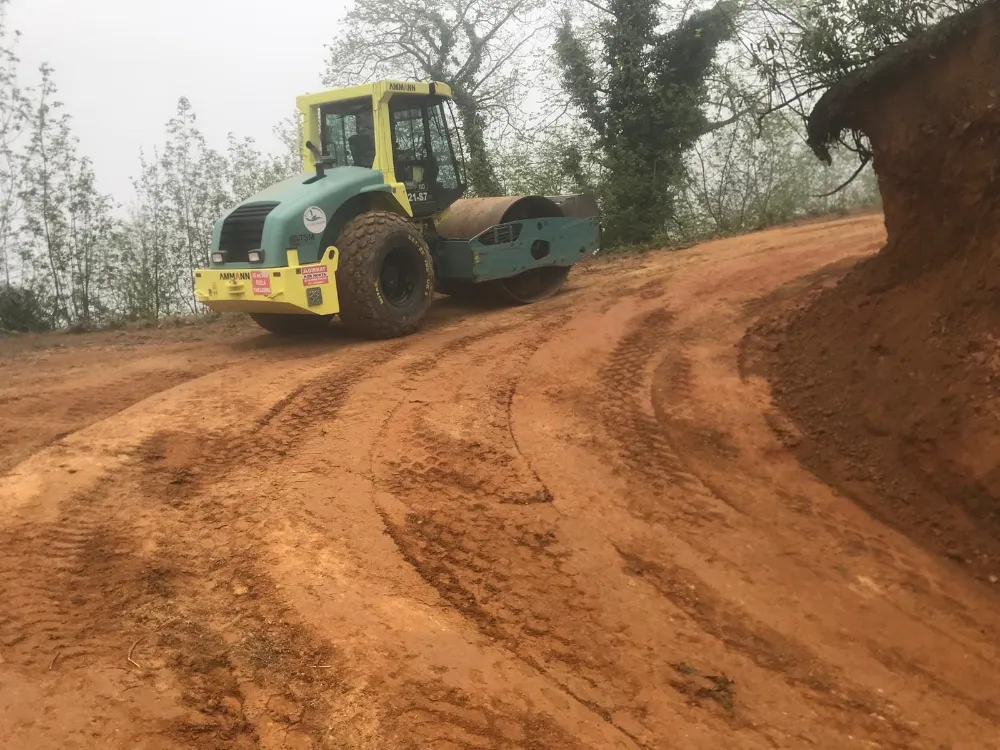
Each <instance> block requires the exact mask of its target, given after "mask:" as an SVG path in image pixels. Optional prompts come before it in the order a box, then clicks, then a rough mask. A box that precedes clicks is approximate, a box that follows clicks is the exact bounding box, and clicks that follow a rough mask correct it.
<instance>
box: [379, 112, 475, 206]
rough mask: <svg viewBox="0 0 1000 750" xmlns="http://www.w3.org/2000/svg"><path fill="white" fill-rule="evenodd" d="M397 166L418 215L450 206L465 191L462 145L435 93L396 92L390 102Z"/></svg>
mask: <svg viewBox="0 0 1000 750" xmlns="http://www.w3.org/2000/svg"><path fill="white" fill-rule="evenodd" d="M389 112H390V121H391V123H392V149H393V168H394V171H395V173H396V180H398V181H399V182H402V183H403V184H404V185H405V186H406V195H407V198H408V199H409V201H410V206H411V208H412V209H413V212H414V215H415V216H428V215H430V214H432V213H435V212H437V211H440V210H441V209H443V208H446V207H447V206H449V205H450V204H452V203H453V202H455V201H456V200H457V199H458V198H460V197H461V196H462V193H463V192H464V191H465V186H464V184H463V179H462V177H463V176H462V175H461V173H460V167H459V162H458V161H457V160H456V153H457V151H458V149H456V148H455V144H454V143H453V140H452V139H453V135H452V132H451V129H450V128H449V124H448V120H447V118H446V117H445V112H444V109H443V107H442V100H441V98H440V97H435V96H407V95H400V96H395V97H393V99H392V100H391V101H390V102H389Z"/></svg>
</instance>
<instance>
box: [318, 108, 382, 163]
mask: <svg viewBox="0 0 1000 750" xmlns="http://www.w3.org/2000/svg"><path fill="white" fill-rule="evenodd" d="M320 124H321V136H320V138H321V140H322V152H323V158H324V159H325V160H326V163H327V164H328V165H329V166H332V167H347V166H354V167H366V168H368V169H371V168H372V165H373V164H374V163H375V126H374V125H375V123H374V118H373V116H372V101H371V99H370V98H365V99H352V100H350V101H346V102H337V103H336V104H328V105H327V106H325V107H323V108H321V109H320Z"/></svg>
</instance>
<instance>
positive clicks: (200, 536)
mask: <svg viewBox="0 0 1000 750" xmlns="http://www.w3.org/2000/svg"><path fill="white" fill-rule="evenodd" d="M406 343H407V342H395V343H393V344H389V345H387V346H384V347H382V348H381V349H380V350H379V351H378V352H377V353H376V354H375V355H374V356H371V357H369V358H367V359H366V360H364V361H361V362H359V363H357V364H354V365H347V366H345V367H343V368H341V369H340V370H339V372H338V371H336V370H335V369H334V368H328V370H327V372H325V373H323V374H322V375H319V376H317V377H315V378H313V379H312V380H311V381H309V382H307V383H305V384H303V385H302V386H300V387H298V388H296V389H295V390H294V391H292V392H291V393H290V394H289V395H288V396H286V397H285V398H284V399H282V400H281V401H279V402H278V403H277V404H275V406H274V407H272V408H271V410H270V411H269V412H268V413H267V414H265V415H264V416H263V417H262V418H261V419H259V420H257V421H256V422H255V423H253V424H251V425H248V426H244V427H239V428H236V429H233V430H228V431H219V432H217V433H213V434H211V435H209V436H207V437H202V436H198V435H192V434H189V433H184V432H171V431H162V432H159V433H156V434H154V435H153V436H152V437H151V438H150V439H149V440H147V441H146V442H145V443H144V444H143V445H141V446H140V448H139V449H138V450H137V452H136V457H135V460H134V461H133V462H132V464H131V465H130V466H127V467H126V469H125V470H124V471H123V472H121V473H120V474H118V475H115V476H113V477H110V478H107V479H105V480H103V481H102V483H101V485H100V486H99V487H98V489H97V490H95V491H93V492H91V493H87V494H86V495H82V496H77V497H73V498H69V499H68V500H66V501H64V502H63V503H62V507H61V508H60V515H59V517H58V519H57V521H56V522H54V523H52V524H40V523H29V522H24V523H20V524H16V525H11V526H8V528H7V529H6V530H5V531H4V533H3V535H2V536H0V601H3V602H4V604H5V606H4V607H3V609H2V611H0V648H2V649H3V650H2V652H0V654H2V655H3V656H4V659H5V660H6V661H7V662H9V663H13V664H17V665H19V666H21V667H23V668H27V669H32V670H45V669H53V668H55V669H60V670H62V669H66V670H72V669H77V668H84V667H86V668H95V667H97V668H100V667H102V666H103V667H108V666H110V665H114V666H120V667H121V668H125V669H134V665H130V664H128V663H124V661H125V660H124V656H123V651H122V649H123V639H124V640H128V639H129V638H135V639H139V640H140V642H141V644H142V645H141V647H140V648H139V654H140V655H137V656H136V660H137V661H139V663H141V664H143V667H145V668H146V670H148V671H146V670H136V671H137V679H139V680H151V679H153V676H154V675H156V676H158V678H159V679H167V680H169V681H173V682H175V683H176V684H177V685H178V687H179V690H180V694H181V696H182V704H183V705H184V707H185V710H186V714H187V715H186V716H185V718H183V719H179V720H176V721H172V722H169V724H168V725H164V726H158V727H155V728H151V727H149V726H145V727H141V729H142V731H144V732H156V733H160V734H164V735H167V736H170V737H173V738H174V739H175V740H177V741H178V742H180V743H181V744H182V745H183V746H185V747H193V748H205V750H208V749H209V748H211V749H212V750H215V749H216V748H244V747H256V746H259V745H260V743H261V742H263V743H264V744H265V746H269V747H273V746H277V745H278V744H280V742H278V739H281V738H282V737H285V738H286V739H288V741H289V742H292V743H293V744H294V742H295V741H296V740H295V737H299V740H297V741H298V742H299V743H300V744H301V745H302V746H305V745H304V744H302V743H306V744H310V743H311V745H310V746H315V747H343V746H344V744H352V742H351V738H350V737H343V736H339V737H338V736H335V733H334V732H333V731H332V729H331V728H330V727H329V726H327V725H328V723H329V721H328V716H329V715H330V713H331V711H330V706H331V703H332V702H334V701H335V700H336V699H337V698H338V696H339V695H340V694H341V693H342V690H340V688H341V685H340V683H339V675H340V673H341V671H342V670H341V667H342V662H343V660H342V659H341V657H340V656H339V655H338V654H337V653H336V652H335V651H334V650H333V649H332V648H331V647H330V645H329V644H328V643H327V642H325V641H324V640H322V639H319V638H317V637H316V636H315V635H314V634H313V633H312V632H311V631H310V630H309V629H308V628H307V627H305V626H304V625H303V624H302V622H301V621H300V620H299V618H297V617H296V615H295V613H294V612H293V611H292V609H291V608H290V607H289V606H288V605H287V604H286V603H285V602H284V599H283V597H282V596H281V595H280V593H279V591H278V589H277V586H276V585H275V583H274V581H273V580H272V579H271V578H270V576H269V575H268V574H267V572H266V567H267V566H266V560H264V559H262V558H261V554H262V549H264V546H263V545H262V544H261V538H262V535H263V533H264V532H265V531H266V520H267V519H266V518H264V517H263V516H262V515H261V513H262V508H263V506H264V504H265V502H266V499H265V498H263V497H260V496H252V497H233V496H231V495H226V494H225V493H224V492H223V493H218V492H216V493H213V496H211V497H209V496H205V495H201V496H199V497H197V502H193V501H192V500H193V499H194V498H195V496H196V495H198V493H200V492H201V491H202V490H204V489H207V488H208V487H209V486H210V485H211V484H212V483H213V482H215V481H216V480H217V479H219V478H220V477H224V476H226V474H227V473H229V472H231V471H233V470H241V469H242V468H244V467H249V468H254V467H261V468H262V467H264V466H265V465H267V464H268V463H270V462H278V461H280V460H281V458H282V457H284V456H286V455H288V454H289V453H290V452H291V451H293V450H294V448H295V444H296V441H297V440H298V439H299V438H300V437H301V436H303V435H305V434H307V433H308V432H309V431H311V430H313V429H318V428H319V426H320V425H321V424H322V423H323V422H324V421H326V420H330V419H334V418H336V415H337V413H338V412H339V410H340V408H341V407H342V405H343V403H344V402H345V401H346V399H347V397H348V395H349V393H350V391H351V389H352V387H353V386H354V385H355V384H356V383H357V382H358V381H359V380H360V379H362V378H363V377H365V376H366V374H367V373H368V372H369V371H370V370H371V369H372V368H373V367H378V366H380V365H383V364H385V363H387V362H388V361H389V360H390V359H392V358H393V357H394V356H395V355H396V354H397V353H398V352H399V351H400V350H401V349H402V348H403V347H404V346H405V345H406ZM199 438H201V439H199ZM265 492H266V490H265ZM140 542H141V547H142V549H141V551H140ZM150 548H151V549H152V551H150ZM26 560H27V561H30V562H31V563H33V564H32V565H31V566H30V567H28V568H25V564H24V563H25V561H26ZM127 647H128V645H127V643H126V644H125V645H124V648H126V649H127ZM142 718H143V721H146V722H147V723H148V722H149V721H153V722H154V723H155V720H154V719H153V718H152V717H142ZM143 721H138V722H137V724H142V723H143ZM137 731H138V730H137ZM357 739H358V743H353V744H358V745H359V746H360V744H363V743H361V742H360V738H357ZM282 741H284V740H282Z"/></svg>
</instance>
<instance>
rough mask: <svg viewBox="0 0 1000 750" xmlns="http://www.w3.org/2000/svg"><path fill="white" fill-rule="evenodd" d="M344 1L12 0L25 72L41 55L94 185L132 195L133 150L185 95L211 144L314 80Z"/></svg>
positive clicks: (266, 142) (147, 142)
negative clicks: (95, 180)
mask: <svg viewBox="0 0 1000 750" xmlns="http://www.w3.org/2000/svg"><path fill="white" fill-rule="evenodd" d="M345 5H346V2H339V3H338V2H336V0H335V1H334V2H329V0H328V1H327V2H320V1H318V0H277V1H275V0H13V2H12V3H11V5H10V13H9V16H8V22H9V25H10V28H12V29H18V30H20V31H21V32H22V34H23V36H22V37H21V40H20V42H19V46H18V53H19V56H20V58H21V61H22V70H23V71H24V72H25V74H27V73H29V72H30V70H32V69H34V68H37V67H38V65H39V64H41V63H42V62H48V63H49V64H50V65H51V66H52V67H53V68H54V69H55V80H56V83H57V84H58V86H59V91H60V97H61V98H62V100H63V101H64V102H65V104H66V110H67V111H68V112H69V113H70V114H71V115H72V116H73V126H74V131H75V133H76V135H77V136H78V137H79V139H80V147H81V151H82V152H83V154H85V155H87V156H90V157H91V158H92V159H93V160H94V164H95V170H96V172H97V177H98V180H99V184H100V187H101V189H102V190H104V191H107V192H111V193H113V194H114V195H115V197H116V198H117V199H118V200H119V201H123V202H124V201H126V200H128V199H129V197H130V192H131V183H130V181H129V178H130V177H132V176H133V175H135V174H136V172H137V171H138V157H139V149H140V147H142V146H146V147H147V148H152V147H153V146H154V145H156V144H158V143H160V142H161V141H162V140H163V132H164V126H165V124H166V121H167V120H168V119H170V117H171V116H172V115H173V114H174V111H175V109H176V106H177V99H178V98H179V97H181V96H186V97H188V99H190V100H191V103H192V105H193V106H194V109H195V112H197V115H198V123H199V126H200V128H201V129H202V131H203V132H204V133H205V135H206V137H207V138H208V140H209V143H210V144H211V145H212V146H214V147H217V148H221V147H223V146H224V145H225V138H226V134H227V133H229V132H233V133H236V134H237V135H249V136H254V137H255V138H256V139H257V141H258V144H259V145H260V146H262V147H263V146H266V147H267V148H268V149H270V150H273V149H276V148H277V146H276V143H275V141H274V140H273V136H272V135H271V128H272V127H273V126H274V125H275V124H276V123H277V122H278V121H279V120H281V119H282V118H284V117H286V116H287V115H288V114H290V113H291V112H292V111H293V109H294V107H295V97H296V96H297V95H298V94H302V93H306V92H311V91H318V90H321V89H323V88H324V87H323V85H322V83H321V76H322V73H323V70H324V68H325V62H326V57H327V53H326V49H325V48H324V46H323V45H324V44H325V43H327V42H328V41H329V40H330V38H331V37H332V36H333V34H334V33H335V31H336V29H337V25H338V19H339V18H340V17H341V16H342V15H343V13H344V11H345V7H344V6H345Z"/></svg>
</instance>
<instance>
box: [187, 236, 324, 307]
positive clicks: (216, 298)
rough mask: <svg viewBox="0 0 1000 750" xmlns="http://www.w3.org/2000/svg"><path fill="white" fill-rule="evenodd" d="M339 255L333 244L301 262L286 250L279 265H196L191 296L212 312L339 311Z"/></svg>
mask: <svg viewBox="0 0 1000 750" xmlns="http://www.w3.org/2000/svg"><path fill="white" fill-rule="evenodd" d="M339 259H340V253H339V251H338V250H337V248H335V247H329V248H327V250H326V252H325V253H324V254H323V260H321V261H320V262H318V263H309V264H307V265H304V266H302V265H299V262H298V253H296V252H295V251H294V250H290V251H289V252H288V261H289V265H287V266H285V267H283V268H236V269H228V270H227V269H224V268H199V269H197V270H195V272H194V296H195V299H197V300H198V301H199V302H200V303H202V304H203V305H205V306H206V307H208V308H210V309H212V310H215V311H216V312H243V313H287V314H289V315H331V314H335V313H338V312H340V301H339V300H338V299H337V282H336V273H337V262H338V260H339Z"/></svg>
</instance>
